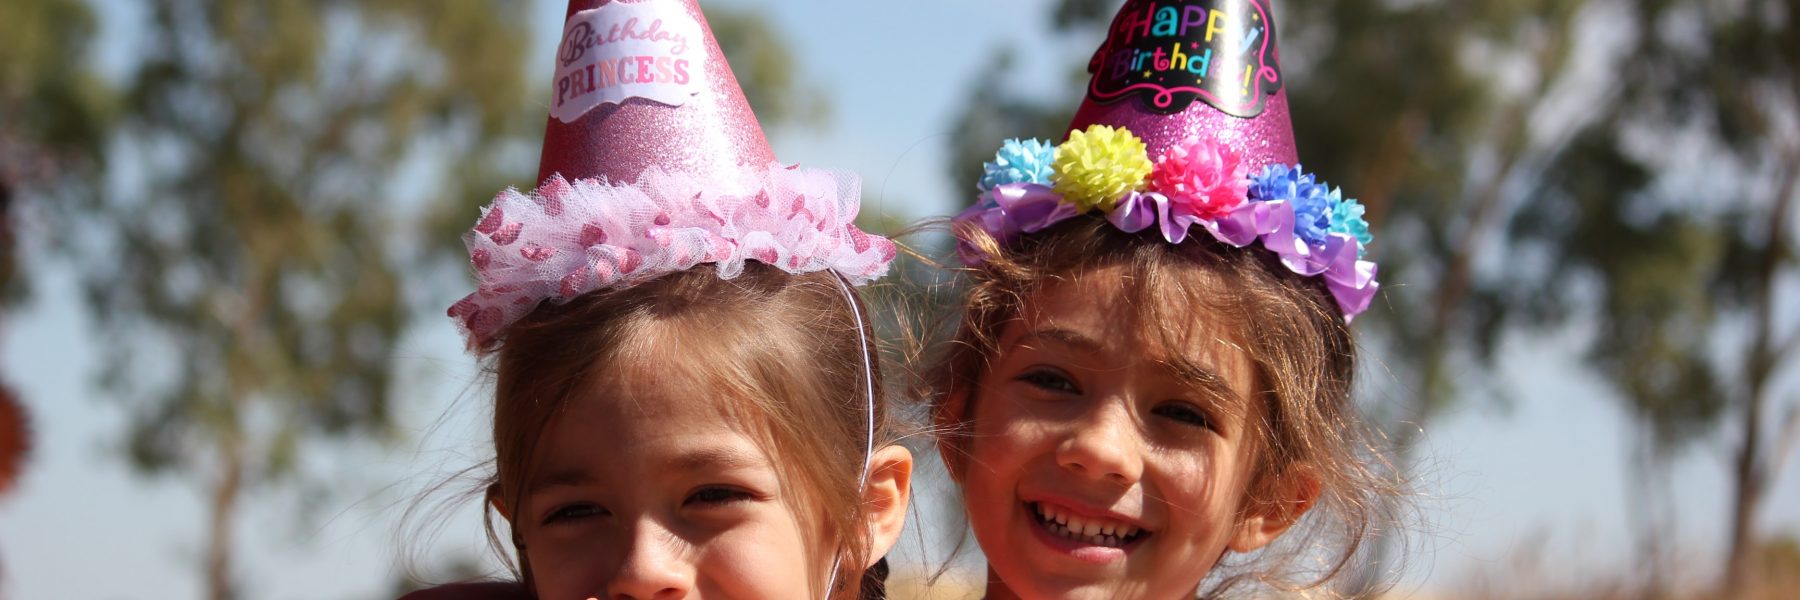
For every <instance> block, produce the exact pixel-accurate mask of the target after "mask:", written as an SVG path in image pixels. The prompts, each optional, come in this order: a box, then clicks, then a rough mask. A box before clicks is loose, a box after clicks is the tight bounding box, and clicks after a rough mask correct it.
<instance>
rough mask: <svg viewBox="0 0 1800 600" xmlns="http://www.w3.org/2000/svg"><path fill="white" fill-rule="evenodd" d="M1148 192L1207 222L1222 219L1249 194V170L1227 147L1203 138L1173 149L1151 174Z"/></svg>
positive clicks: (1165, 154) (1165, 152)
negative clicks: (1164, 197)
mask: <svg viewBox="0 0 1800 600" xmlns="http://www.w3.org/2000/svg"><path fill="white" fill-rule="evenodd" d="M1148 183H1149V189H1150V191H1153V192H1158V193H1161V194H1162V195H1164V196H1166V197H1168V199H1169V204H1170V205H1171V208H1183V209H1186V211H1187V212H1189V213H1190V214H1193V215H1194V216H1197V217H1200V218H1202V219H1205V220H1207V221H1217V220H1219V219H1221V218H1223V217H1224V216H1225V215H1226V213H1229V212H1231V209H1233V208H1237V206H1238V205H1239V204H1243V203H1244V199H1245V198H1247V197H1248V196H1249V193H1250V178H1249V167H1248V166H1247V165H1245V164H1244V161H1243V159H1242V158H1240V157H1239V156H1238V155H1237V153H1236V152H1233V151H1232V150H1231V147H1230V146H1225V145H1223V144H1215V143H1213V142H1212V140H1206V139H1202V140H1199V141H1196V142H1194V143H1192V144H1188V145H1177V146H1172V147H1170V148H1169V149H1168V150H1166V151H1164V152H1163V155H1162V156H1161V157H1160V158H1158V159H1157V160H1156V168H1155V169H1152V170H1151V171H1150V178H1149V182H1148Z"/></svg>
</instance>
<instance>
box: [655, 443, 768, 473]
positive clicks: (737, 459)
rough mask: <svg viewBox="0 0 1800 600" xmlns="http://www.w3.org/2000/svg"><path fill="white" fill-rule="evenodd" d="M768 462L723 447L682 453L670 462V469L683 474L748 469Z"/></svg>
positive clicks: (764, 465)
mask: <svg viewBox="0 0 1800 600" xmlns="http://www.w3.org/2000/svg"><path fill="white" fill-rule="evenodd" d="M768 464H769V463H768V461H766V460H763V459H761V458H759V457H756V456H753V455H751V454H749V453H746V452H743V451H740V450H737V449H733V448H725V447H712V448H701V449H698V450H690V451H687V452H683V453H681V454H680V455H678V456H676V457H675V460H673V461H671V462H670V467H671V468H672V469H674V470H678V471H683V472H688V473H692V472H696V471H711V470H734V469H750V468H757V467H766V466H768Z"/></svg>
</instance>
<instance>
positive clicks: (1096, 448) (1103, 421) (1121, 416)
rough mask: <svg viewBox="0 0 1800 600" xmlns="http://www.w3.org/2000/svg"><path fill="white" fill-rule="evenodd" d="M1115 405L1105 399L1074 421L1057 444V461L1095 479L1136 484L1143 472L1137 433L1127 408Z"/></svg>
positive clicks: (1141, 453) (1135, 424)
mask: <svg viewBox="0 0 1800 600" xmlns="http://www.w3.org/2000/svg"><path fill="white" fill-rule="evenodd" d="M1117 404H1118V403H1114V402H1107V403H1105V406H1102V407H1100V408H1097V409H1096V410H1094V411H1093V412H1092V413H1090V414H1089V415H1088V417H1087V418H1085V419H1081V420H1079V421H1077V422H1075V423H1074V425H1073V427H1074V428H1073V429H1072V430H1070V431H1069V432H1068V435H1067V436H1066V437H1064V438H1063V440H1062V443H1060V444H1058V445H1057V448H1056V462H1057V464H1059V465H1061V466H1062V467H1063V468H1064V469H1067V470H1069V471H1072V472H1074V473H1077V474H1079V475H1082V476H1084V477H1088V478H1091V479H1095V480H1106V481H1111V482H1113V483H1117V484H1120V485H1127V486H1128V485H1131V484H1134V483H1137V481H1138V479H1139V478H1141V477H1143V475H1144V457H1143V452H1142V451H1141V448H1142V443H1141V439H1140V433H1139V431H1138V427H1137V423H1136V422H1135V421H1133V420H1132V418H1131V415H1130V413H1129V411H1127V410H1125V409H1123V408H1122V407H1119V406H1117Z"/></svg>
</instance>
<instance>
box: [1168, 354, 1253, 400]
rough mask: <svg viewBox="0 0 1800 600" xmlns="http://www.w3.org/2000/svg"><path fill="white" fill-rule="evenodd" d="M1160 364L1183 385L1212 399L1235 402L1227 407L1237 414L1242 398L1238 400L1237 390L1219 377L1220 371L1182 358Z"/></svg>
mask: <svg viewBox="0 0 1800 600" xmlns="http://www.w3.org/2000/svg"><path fill="white" fill-rule="evenodd" d="M1159 362H1161V363H1162V366H1163V368H1164V370H1167V371H1168V372H1169V374H1170V375H1172V376H1174V377H1175V379H1176V380H1179V381H1180V382H1181V384H1182V385H1184V386H1187V387H1189V388H1193V389H1194V390H1197V391H1199V392H1201V393H1203V394H1206V395H1207V396H1209V397H1212V398H1216V399H1222V400H1232V401H1234V402H1230V403H1227V404H1229V406H1228V407H1226V408H1229V409H1231V410H1232V411H1233V412H1235V410H1236V406H1237V405H1238V404H1240V403H1239V402H1235V401H1236V400H1240V398H1238V393H1237V390H1233V389H1231V384H1230V383H1228V382H1226V381H1225V377H1224V376H1222V375H1219V372H1218V371H1214V370H1212V369H1209V368H1207V367H1206V366H1205V365H1202V364H1200V363H1196V362H1194V361H1191V360H1188V359H1186V358H1180V357H1176V358H1171V359H1168V360H1163V361H1159Z"/></svg>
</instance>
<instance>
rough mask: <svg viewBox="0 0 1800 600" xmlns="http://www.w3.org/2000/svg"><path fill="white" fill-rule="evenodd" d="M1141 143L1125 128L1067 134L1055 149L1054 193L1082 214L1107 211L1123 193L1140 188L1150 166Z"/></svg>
mask: <svg viewBox="0 0 1800 600" xmlns="http://www.w3.org/2000/svg"><path fill="white" fill-rule="evenodd" d="M1144 154H1145V149H1144V140H1141V139H1138V137H1137V136H1136V135H1132V133H1131V131H1130V130H1127V129H1125V128H1122V127H1121V128H1118V129H1114V128H1112V127H1108V126H1105V125H1095V126H1093V127H1089V128H1088V129H1087V131H1072V132H1069V141H1067V142H1063V145H1061V146H1059V147H1057V149H1056V162H1055V163H1054V167H1053V168H1054V169H1055V171H1056V172H1055V173H1054V174H1052V175H1051V176H1050V180H1051V181H1052V182H1054V183H1055V186H1054V188H1055V190H1056V193H1058V194H1061V195H1062V197H1063V199H1064V200H1067V201H1068V202H1069V203H1070V204H1074V205H1075V208H1078V209H1080V210H1082V211H1083V212H1086V211H1089V210H1093V209H1096V208H1098V209H1100V210H1102V211H1110V210H1112V209H1113V207H1114V206H1116V205H1117V204H1118V202H1119V199H1120V198H1121V197H1123V196H1124V195H1125V194H1127V193H1129V192H1133V191H1137V190H1138V189H1139V188H1141V187H1143V185H1144V176H1146V175H1149V174H1150V169H1151V168H1152V165H1151V164H1150V159H1149V158H1148V157H1146V156H1144Z"/></svg>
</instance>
